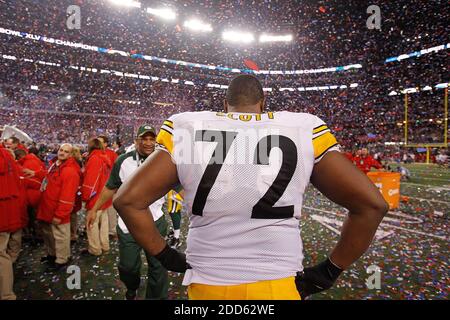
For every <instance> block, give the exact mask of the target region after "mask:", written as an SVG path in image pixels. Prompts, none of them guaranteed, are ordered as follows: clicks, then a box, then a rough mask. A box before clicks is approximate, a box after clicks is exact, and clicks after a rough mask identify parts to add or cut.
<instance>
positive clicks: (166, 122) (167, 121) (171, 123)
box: [163, 120, 173, 129]
mask: <svg viewBox="0 0 450 320" xmlns="http://www.w3.org/2000/svg"><path fill="white" fill-rule="evenodd" d="M163 124H164V125H166V126H168V127H169V128H170V129H173V122H172V121H169V120H166V121H164V122H163Z"/></svg>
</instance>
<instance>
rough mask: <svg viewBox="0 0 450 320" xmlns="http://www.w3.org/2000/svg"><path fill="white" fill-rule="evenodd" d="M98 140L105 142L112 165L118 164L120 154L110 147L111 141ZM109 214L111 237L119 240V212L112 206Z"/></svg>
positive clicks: (105, 139)
mask: <svg viewBox="0 0 450 320" xmlns="http://www.w3.org/2000/svg"><path fill="white" fill-rule="evenodd" d="M98 139H100V141H101V142H103V147H104V148H105V153H106V155H107V156H108V158H109V159H110V160H111V165H112V166H113V165H114V163H115V162H116V159H117V157H118V154H117V153H116V152H115V151H114V150H113V149H111V148H110V147H109V139H108V137H107V136H105V135H101V136H98ZM107 212H108V223H109V235H110V236H112V237H113V238H117V231H116V227H117V217H118V215H117V211H116V209H114V207H113V206H110V207H109V208H108V209H107Z"/></svg>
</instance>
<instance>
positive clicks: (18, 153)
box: [14, 149, 27, 159]
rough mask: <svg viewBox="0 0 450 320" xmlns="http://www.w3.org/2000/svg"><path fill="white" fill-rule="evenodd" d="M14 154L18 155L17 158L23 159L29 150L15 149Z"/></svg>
mask: <svg viewBox="0 0 450 320" xmlns="http://www.w3.org/2000/svg"><path fill="white" fill-rule="evenodd" d="M14 155H15V156H16V159H22V158H23V157H25V156H26V155H27V152H26V151H25V150H23V149H16V150H14Z"/></svg>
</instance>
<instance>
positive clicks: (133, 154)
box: [86, 125, 169, 300]
mask: <svg viewBox="0 0 450 320" xmlns="http://www.w3.org/2000/svg"><path fill="white" fill-rule="evenodd" d="M155 138H156V131H155V129H154V128H153V127H152V126H149V125H144V126H141V127H139V129H138V132H137V135H136V139H135V146H136V149H135V150H133V151H130V152H127V153H125V154H123V155H121V156H119V157H118V158H117V160H116V162H115V164H114V167H113V169H112V171H111V175H110V177H109V179H108V182H107V183H106V185H105V187H104V188H103V190H102V192H101V194H100V197H99V199H98V201H97V202H96V204H95V206H94V207H93V208H92V209H91V210H89V211H88V212H87V217H86V228H90V227H91V226H92V224H93V223H94V221H95V218H96V212H97V211H98V210H99V208H101V206H102V205H103V204H104V203H105V202H107V201H108V200H109V199H112V197H113V196H114V194H115V193H116V191H117V189H119V187H120V186H121V185H122V183H123V182H125V181H126V180H127V179H128V178H129V177H130V176H131V175H132V174H133V173H134V172H135V171H136V170H137V168H139V166H140V165H141V164H142V163H143V162H144V160H145V159H146V158H147V157H148V156H149V155H150V154H151V153H152V152H153V151H154V150H155ZM163 204H164V197H163V198H161V199H159V200H158V201H156V202H155V203H153V204H152V205H151V206H150V207H149V208H150V211H151V213H152V216H153V219H154V221H155V223H156V225H157V228H158V230H159V232H160V234H161V235H162V236H163V237H165V236H166V234H167V222H166V220H165V218H164V213H163V211H162V205H163ZM117 235H118V240H119V266H118V269H119V276H120V280H122V282H123V283H124V284H125V286H126V287H127V292H126V295H125V297H126V299H127V300H134V299H135V298H136V294H137V289H138V288H139V284H140V279H141V276H140V270H141V265H142V261H141V251H142V248H141V247H140V246H139V245H138V244H137V243H136V241H135V240H134V239H133V237H132V236H131V234H130V233H129V231H128V229H127V227H126V226H125V224H124V222H123V221H122V219H121V218H120V217H119V220H118V225H117ZM145 255H146V258H147V262H148V279H147V289H146V294H145V298H146V299H167V293H168V287H169V279H168V273H167V270H166V269H165V268H164V267H163V266H162V265H161V263H160V262H159V261H158V260H157V259H155V258H154V257H152V256H151V255H149V254H148V253H147V252H145Z"/></svg>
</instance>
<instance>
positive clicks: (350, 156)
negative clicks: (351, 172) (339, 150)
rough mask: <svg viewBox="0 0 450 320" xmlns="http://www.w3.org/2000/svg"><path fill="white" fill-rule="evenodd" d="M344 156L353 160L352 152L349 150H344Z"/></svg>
mask: <svg viewBox="0 0 450 320" xmlns="http://www.w3.org/2000/svg"><path fill="white" fill-rule="evenodd" d="M344 156H345V157H346V158H347V159H348V160H350V161H351V162H353V154H352V153H351V152H345V153H344Z"/></svg>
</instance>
